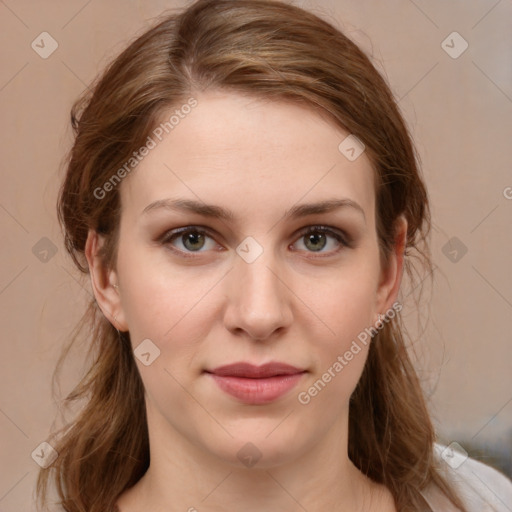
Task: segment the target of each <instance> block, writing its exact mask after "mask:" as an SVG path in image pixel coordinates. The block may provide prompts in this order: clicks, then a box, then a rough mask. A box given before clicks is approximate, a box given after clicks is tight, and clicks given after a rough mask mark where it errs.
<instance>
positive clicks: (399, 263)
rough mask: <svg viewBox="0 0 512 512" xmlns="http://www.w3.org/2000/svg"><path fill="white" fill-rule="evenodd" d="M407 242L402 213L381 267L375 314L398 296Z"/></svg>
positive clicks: (381, 312)
mask: <svg viewBox="0 0 512 512" xmlns="http://www.w3.org/2000/svg"><path fill="white" fill-rule="evenodd" d="M406 243H407V220H406V219H405V217H404V216H403V215H400V217H398V218H397V220H396V224H395V242H394V246H393V249H392V252H391V254H390V256H389V264H388V267H387V268H383V269H381V274H380V279H379V281H380V282H379V286H378V289H377V304H376V314H379V313H380V314H383V315H384V314H385V313H386V311H388V310H389V309H390V308H391V307H392V305H393V303H394V302H395V301H396V299H397V297H398V292H399V290H400V284H401V282H402V275H403V269H404V253H405V245H406Z"/></svg>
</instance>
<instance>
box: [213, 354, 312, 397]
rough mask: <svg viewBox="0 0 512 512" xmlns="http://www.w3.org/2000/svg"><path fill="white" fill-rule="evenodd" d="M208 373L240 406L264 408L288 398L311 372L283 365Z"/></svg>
mask: <svg viewBox="0 0 512 512" xmlns="http://www.w3.org/2000/svg"><path fill="white" fill-rule="evenodd" d="M205 373H206V374H207V375H209V376H210V377H211V378H212V379H213V381H214V382H215V383H216V384H217V385H218V387H219V388H220V389H221V390H222V391H223V392H224V393H226V394H228V395H230V396H232V397H234V398H236V399H237V400H238V401H239V402H242V403H245V404H250V405H263V404H267V403H270V402H273V401H275V400H277V399H278V398H280V397H282V396H283V395H285V394H286V393H287V392H288V391H290V390H291V389H292V388H294V387H295V386H296V385H297V384H298V382H299V381H300V380H301V378H302V377H303V376H304V374H306V373H307V371H306V370H303V369H301V368H297V367H295V366H291V365H289V364H286V363H279V362H272V363H267V364H264V365H262V366H255V365H252V364H250V363H245V362H241V363H234V364H229V365H225V366H220V367H218V368H215V369H213V370H205Z"/></svg>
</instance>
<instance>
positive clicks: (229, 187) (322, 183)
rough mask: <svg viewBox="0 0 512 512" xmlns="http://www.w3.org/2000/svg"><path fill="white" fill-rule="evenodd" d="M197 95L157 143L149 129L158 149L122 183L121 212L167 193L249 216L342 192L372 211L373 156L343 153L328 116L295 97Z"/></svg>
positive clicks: (136, 210)
mask: <svg viewBox="0 0 512 512" xmlns="http://www.w3.org/2000/svg"><path fill="white" fill-rule="evenodd" d="M194 98H196V99H197V106H196V107H195V108H194V109H192V110H191V111H190V112H189V113H188V114H187V115H182V116H181V117H180V118H179V122H178V124H175V125H174V126H173V128H172V129H171V130H169V133H165V131H164V133H163V136H162V140H161V141H160V140H158V138H156V137H155V136H154V135H152V138H153V139H154V141H155V143H156V145H155V147H154V148H153V149H151V151H149V154H148V155H147V156H145V157H144V158H143V159H142V161H141V162H140V163H139V164H138V165H137V167H136V168H135V170H134V171H133V172H132V173H131V174H130V175H129V176H128V177H127V178H126V179H125V180H124V181H123V183H122V186H121V198H122V208H123V216H128V217H130V218H132V219H133V220H134V221H135V220H136V219H137V217H140V215H141V213H142V211H143V210H144V208H145V207H146V206H147V205H148V204H150V203H151V202H154V201H157V200H160V199H165V198H169V197H186V198H190V199H195V200H199V201H204V202H206V203H209V204H210V203H215V204H222V205H223V206H224V207H226V208H229V209H230V210H233V211H234V212H237V213H239V214H240V216H244V215H246V216H249V217H250V216H251V215H253V214H254V213H258V214H260V215H262V214H268V215H272V214H279V212H281V213H282V211H284V210H287V209H289V208H290V206H292V205H293V204H294V203H297V202H313V201H317V200H323V199H326V198H329V199H331V198H334V197H344V198H349V199H352V200H354V201H356V202H358V203H359V204H360V205H361V206H362V207H363V208H364V210H365V212H366V216H367V218H372V217H373V212H374V195H375V193H374V179H373V168H372V165H371V163H370V160H369V159H368V157H367V156H366V154H365V153H363V154H361V156H359V157H358V158H357V159H356V160H354V161H350V160H349V159H347V158H346V156H344V154H342V153H341V152H340V149H339V145H340V143H342V141H343V140H344V139H345V138H346V137H347V136H348V135H349V133H347V132H346V131H344V130H342V129H340V128H338V127H337V126H335V125H334V124H333V123H332V121H330V120H329V119H327V118H326V117H325V116H321V115H320V114H319V113H318V112H316V111H313V110H312V109H311V108H308V107H305V106H302V105H298V104H296V103H291V102H285V101H266V100H264V99H260V98H254V97H248V96H244V95H240V94H235V93H231V92H229V93H227V92H220V91H217V92H209V93H203V94H197V95H194ZM174 110H175V109H172V110H171V111H169V112H165V113H164V114H163V115H162V122H165V121H168V120H169V118H170V116H171V115H172V113H173V112H174ZM175 119H177V117H175ZM168 128H169V127H168Z"/></svg>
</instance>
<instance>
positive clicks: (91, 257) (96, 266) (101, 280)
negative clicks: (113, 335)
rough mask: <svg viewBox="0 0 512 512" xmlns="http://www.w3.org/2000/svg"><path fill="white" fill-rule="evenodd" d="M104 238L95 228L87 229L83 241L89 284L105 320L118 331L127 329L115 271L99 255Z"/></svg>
mask: <svg viewBox="0 0 512 512" xmlns="http://www.w3.org/2000/svg"><path fill="white" fill-rule="evenodd" d="M103 243H104V239H103V237H102V236H101V235H99V234H98V233H97V232H96V231H95V230H93V229H89V233H88V235H87V241H86V243H85V257H86V258H87V263H88V265H89V273H90V276H91V285H92V289H93V292H94V296H95V297H96V302H97V303H98V306H99V307H100V309H101V311H102V312H103V314H104V315H105V317H106V318H107V320H108V321H109V322H110V323H111V324H112V325H113V326H114V327H115V328H116V329H117V330H119V331H127V330H128V327H127V325H126V319H125V315H124V312H123V308H122V305H121V296H120V292H119V288H116V287H115V286H114V285H117V286H119V283H118V280H117V273H116V271H115V270H113V269H108V268H106V267H105V265H104V262H103V261H102V259H101V258H100V256H99V250H100V248H101V246H102V245H103Z"/></svg>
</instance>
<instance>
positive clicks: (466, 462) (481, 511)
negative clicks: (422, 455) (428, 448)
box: [423, 444, 512, 512]
mask: <svg viewBox="0 0 512 512" xmlns="http://www.w3.org/2000/svg"><path fill="white" fill-rule="evenodd" d="M434 453H435V457H436V464H437V467H438V469H439V471H440V472H441V473H442V474H443V476H445V477H446V478H447V480H449V481H450V482H451V483H452V485H453V486H454V487H455V489H456V490H457V491H458V493H459V496H460V497H461V499H462V500H463V502H464V504H465V505H466V507H467V510H468V512H510V511H511V510H512V481H510V480H509V479H508V478H507V477H506V476H505V475H503V474H502V473H500V472H499V471H497V470H495V469H494V468H491V467H490V466H487V465H486V464H483V463H482V462H479V461H477V460H475V459H471V458H469V457H467V455H466V454H463V453H460V452H459V451H457V450H456V449H455V450H454V449H453V448H452V446H451V445H450V446H448V447H446V446H443V445H440V444H435V445H434ZM423 496H424V497H425V499H426V500H427V502H428V503H429V505H430V506H431V507H432V510H433V511H434V512H438V511H439V512H448V511H451V510H453V511H456V509H455V508H454V507H453V506H452V508H450V505H451V504H450V503H447V498H446V497H444V495H443V494H442V493H441V491H440V490H439V489H437V488H435V487H433V486H430V487H428V488H427V489H425V490H424V491H423Z"/></svg>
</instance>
